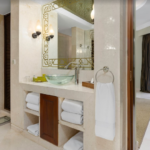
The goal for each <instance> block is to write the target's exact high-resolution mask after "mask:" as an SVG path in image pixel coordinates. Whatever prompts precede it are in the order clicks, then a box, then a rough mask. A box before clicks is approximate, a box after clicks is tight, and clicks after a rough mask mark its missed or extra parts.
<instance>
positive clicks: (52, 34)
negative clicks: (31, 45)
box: [49, 24, 55, 37]
mask: <svg viewBox="0 0 150 150" xmlns="http://www.w3.org/2000/svg"><path fill="white" fill-rule="evenodd" d="M54 34H55V33H54V30H53V27H52V25H51V24H50V26H49V36H53V37H54Z"/></svg>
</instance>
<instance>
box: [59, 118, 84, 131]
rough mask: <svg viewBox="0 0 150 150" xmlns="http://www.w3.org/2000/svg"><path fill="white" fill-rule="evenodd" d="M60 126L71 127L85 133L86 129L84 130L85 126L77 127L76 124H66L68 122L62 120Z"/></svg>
mask: <svg viewBox="0 0 150 150" xmlns="http://www.w3.org/2000/svg"><path fill="white" fill-rule="evenodd" d="M59 124H61V125H64V126H67V127H70V128H73V129H76V130H78V131H82V132H84V131H85V129H84V128H83V125H76V124H73V123H69V122H66V121H63V120H60V121H59Z"/></svg>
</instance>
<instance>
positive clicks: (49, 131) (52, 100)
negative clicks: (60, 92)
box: [40, 94, 58, 146]
mask: <svg viewBox="0 0 150 150" xmlns="http://www.w3.org/2000/svg"><path fill="white" fill-rule="evenodd" d="M40 137H41V138H42V139H44V140H46V141H48V142H50V143H52V144H54V145H56V146H58V97H55V96H49V95H44V94H41V101H40Z"/></svg>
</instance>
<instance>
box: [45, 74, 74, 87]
mask: <svg viewBox="0 0 150 150" xmlns="http://www.w3.org/2000/svg"><path fill="white" fill-rule="evenodd" d="M45 77H46V80H47V81H48V82H49V83H52V84H56V85H63V84H67V83H69V82H70V81H71V80H72V79H73V78H74V75H46V76H45Z"/></svg>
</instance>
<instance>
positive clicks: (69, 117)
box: [61, 111, 83, 125]
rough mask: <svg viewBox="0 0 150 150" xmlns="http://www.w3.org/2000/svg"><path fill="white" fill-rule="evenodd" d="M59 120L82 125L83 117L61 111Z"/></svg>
mask: <svg viewBox="0 0 150 150" xmlns="http://www.w3.org/2000/svg"><path fill="white" fill-rule="evenodd" d="M61 118H62V120H64V121H67V122H70V123H73V124H79V125H81V124H83V115H79V114H73V113H69V112H66V111H63V112H62V113H61Z"/></svg>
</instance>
